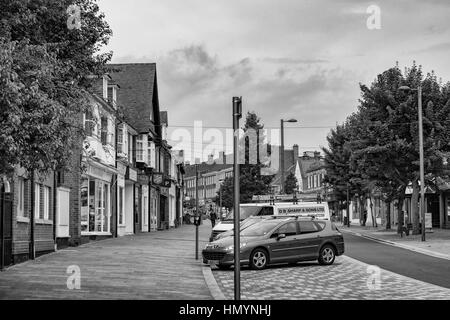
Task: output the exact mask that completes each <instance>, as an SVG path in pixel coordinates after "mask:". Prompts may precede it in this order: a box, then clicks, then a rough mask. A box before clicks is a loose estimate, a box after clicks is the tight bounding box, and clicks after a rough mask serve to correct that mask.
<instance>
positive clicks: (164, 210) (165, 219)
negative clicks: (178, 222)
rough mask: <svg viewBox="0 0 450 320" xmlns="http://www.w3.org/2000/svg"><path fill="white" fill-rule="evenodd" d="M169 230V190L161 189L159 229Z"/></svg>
mask: <svg viewBox="0 0 450 320" xmlns="http://www.w3.org/2000/svg"><path fill="white" fill-rule="evenodd" d="M168 228H169V189H168V188H164V187H161V188H160V196H159V228H158V229H160V230H164V229H168Z"/></svg>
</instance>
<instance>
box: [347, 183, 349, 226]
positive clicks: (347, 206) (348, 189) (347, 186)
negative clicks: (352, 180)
mask: <svg viewBox="0 0 450 320" xmlns="http://www.w3.org/2000/svg"><path fill="white" fill-rule="evenodd" d="M347 227H349V228H350V191H349V187H348V183H347Z"/></svg>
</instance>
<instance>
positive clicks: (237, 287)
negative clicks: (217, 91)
mask: <svg viewBox="0 0 450 320" xmlns="http://www.w3.org/2000/svg"><path fill="white" fill-rule="evenodd" d="M241 117H242V97H240V98H239V97H234V98H233V133H234V145H233V151H234V165H233V175H234V177H233V179H234V300H241V259H240V251H241V250H240V248H241V245H240V239H239V237H240V235H241V233H240V214H239V201H240V190H239V154H238V151H239V119H241Z"/></svg>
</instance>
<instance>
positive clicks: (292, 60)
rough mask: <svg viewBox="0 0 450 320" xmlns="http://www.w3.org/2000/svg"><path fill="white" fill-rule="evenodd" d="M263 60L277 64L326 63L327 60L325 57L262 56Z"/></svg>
mask: <svg viewBox="0 0 450 320" xmlns="http://www.w3.org/2000/svg"><path fill="white" fill-rule="evenodd" d="M262 60H263V61H265V62H269V63H279V64H312V63H327V62H330V61H329V60H325V59H296V58H287V57H284V58H263V59H262Z"/></svg>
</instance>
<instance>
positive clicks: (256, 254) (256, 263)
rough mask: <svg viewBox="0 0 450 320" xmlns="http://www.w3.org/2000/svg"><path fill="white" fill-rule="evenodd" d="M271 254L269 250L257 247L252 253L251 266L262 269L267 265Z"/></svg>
mask: <svg viewBox="0 0 450 320" xmlns="http://www.w3.org/2000/svg"><path fill="white" fill-rule="evenodd" d="M268 263H269V256H268V254H267V251H266V250H264V249H261V248H258V249H256V250H255V251H253V252H252V254H251V255H250V267H251V268H252V269H255V270H262V269H264V268H265V267H267V264H268Z"/></svg>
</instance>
